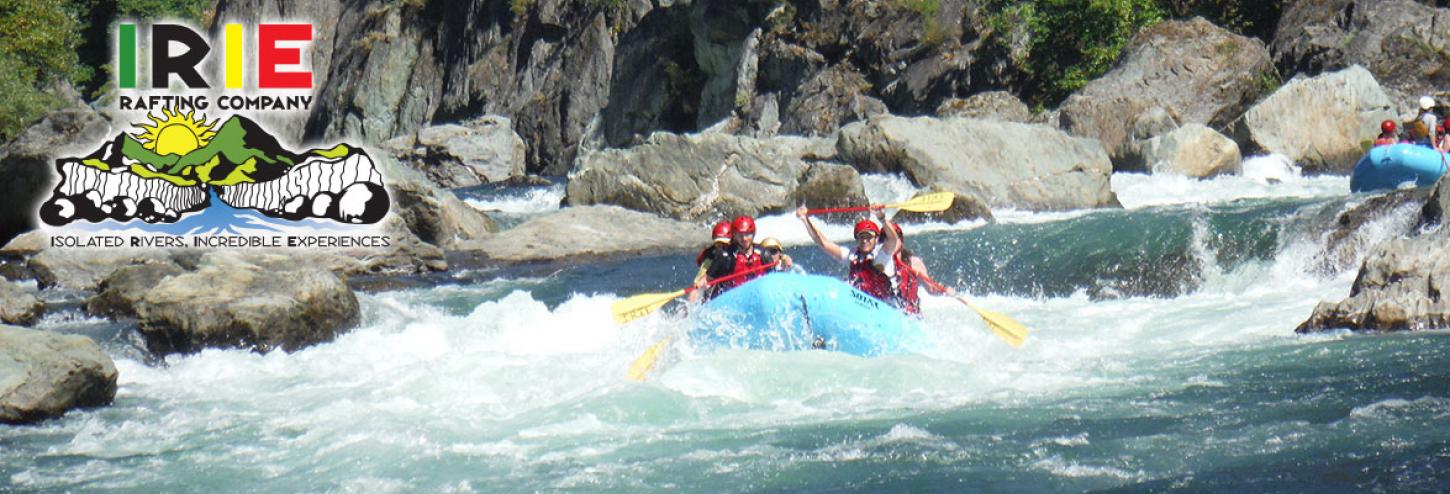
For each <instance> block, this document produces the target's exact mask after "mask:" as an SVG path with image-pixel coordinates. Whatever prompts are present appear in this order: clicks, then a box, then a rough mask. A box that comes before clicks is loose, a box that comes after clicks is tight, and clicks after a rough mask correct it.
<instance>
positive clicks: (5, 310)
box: [0, 280, 45, 326]
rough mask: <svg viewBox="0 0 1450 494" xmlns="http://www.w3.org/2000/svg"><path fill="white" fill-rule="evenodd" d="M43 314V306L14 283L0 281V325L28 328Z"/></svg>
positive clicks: (38, 300)
mask: <svg viewBox="0 0 1450 494" xmlns="http://www.w3.org/2000/svg"><path fill="white" fill-rule="evenodd" d="M44 312H45V304H44V303H41V301H40V299H38V298H36V297H35V295H32V294H30V293H29V292H27V291H25V290H24V289H22V288H20V286H19V285H16V284H15V283H10V282H7V281H4V280H0V323H4V324H15V325H19V326H30V325H32V324H35V321H36V320H37V319H39V318H40V315H41V314H42V313H44Z"/></svg>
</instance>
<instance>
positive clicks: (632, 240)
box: [468, 206, 710, 262]
mask: <svg viewBox="0 0 1450 494" xmlns="http://www.w3.org/2000/svg"><path fill="white" fill-rule="evenodd" d="M709 237H710V231H709V227H707V226H702V225H699V224H695V223H687V222H683V221H675V220H670V219H665V218H660V217H658V216H655V215H652V214H647V213H641V212H638V211H631V210H628V209H624V208H621V207H618V206H582V207H571V208H564V209H561V210H559V212H557V213H552V214H549V215H545V216H541V217H539V218H534V219H532V220H529V221H527V222H524V223H523V224H521V225H519V226H516V227H514V228H512V229H510V230H508V231H507V232H506V233H505V234H503V235H497V236H494V237H492V238H488V239H484V240H481V241H475V242H470V244H469V245H468V248H469V249H470V250H475V251H477V252H479V253H480V254H482V255H484V256H486V257H488V258H489V259H493V260H497V261H507V262H532V261H557V260H575V259H580V258H588V257H597V256H609V255H623V254H637V253H646V252H673V251H683V250H691V249H696V248H699V247H701V246H704V245H707V244H709V242H710V238H709Z"/></svg>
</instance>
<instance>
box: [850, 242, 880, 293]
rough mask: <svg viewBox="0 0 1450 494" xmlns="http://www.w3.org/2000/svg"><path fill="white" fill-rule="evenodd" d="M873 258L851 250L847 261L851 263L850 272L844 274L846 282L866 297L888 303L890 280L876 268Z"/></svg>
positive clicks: (871, 255) (870, 255) (873, 256)
mask: <svg viewBox="0 0 1450 494" xmlns="http://www.w3.org/2000/svg"><path fill="white" fill-rule="evenodd" d="M875 258H876V256H875V255H873V254H862V253H860V252H858V251H855V250H852V251H851V256H850V257H849V258H848V259H847V261H849V262H850V263H851V270H850V271H849V272H848V273H847V274H846V281H847V282H849V283H851V286H854V287H856V288H857V289H859V290H861V291H863V292H866V294H867V295H870V296H872V297H876V298H877V299H880V300H882V301H886V302H890V301H891V278H888V277H887V276H886V273H883V272H881V270H880V269H877V268H876V263H875V262H873V261H875Z"/></svg>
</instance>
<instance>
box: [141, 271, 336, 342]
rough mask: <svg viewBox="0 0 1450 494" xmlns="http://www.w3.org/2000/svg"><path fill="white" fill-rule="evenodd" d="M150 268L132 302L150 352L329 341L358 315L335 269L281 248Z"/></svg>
mask: <svg viewBox="0 0 1450 494" xmlns="http://www.w3.org/2000/svg"><path fill="white" fill-rule="evenodd" d="M140 269H143V270H165V269H167V268H165V267H164V265H154V264H153V265H145V266H143V267H142V268H140ZM125 275H126V274H125V273H123V276H125ZM149 276H155V277H158V278H160V282H158V283H157V284H156V285H155V286H154V287H152V288H150V289H148V290H146V292H145V294H144V295H142V296H141V297H139V300H136V301H135V305H134V310H135V313H136V316H137V319H138V322H139V324H140V329H141V335H142V336H143V337H145V339H146V345H147V348H148V349H149V350H150V351H151V352H152V353H155V354H157V355H167V354H172V353H192V352H197V351H200V350H201V349H203V348H250V349H253V350H256V351H261V352H266V351H269V350H272V349H274V348H281V349H283V350H286V351H289V352H290V351H296V350H298V349H301V348H304V347H306V346H309V345H314V344H317V343H322V342H327V341H331V340H332V339H333V338H335V337H336V336H337V335H338V334H341V333H342V332H345V331H347V330H349V329H352V328H353V327H354V326H356V325H357V323H358V319H359V317H360V314H359V310H358V301H357V296H356V295H353V293H352V290H350V289H348V287H347V283H346V282H345V281H343V279H342V278H341V277H339V276H337V275H335V274H333V273H331V272H329V271H327V270H324V269H322V268H318V267H314V266H310V265H305V264H304V265H299V264H298V263H297V262H296V260H295V258H293V257H290V256H286V255H283V254H277V255H274V256H264V255H257V254H252V255H250V256H243V255H240V254H238V253H235V252H226V251H223V252H214V253H209V254H206V255H205V256H203V257H202V259H201V260H200V264H199V265H198V266H197V267H196V269H195V270H192V271H189V272H186V273H181V274H175V275H170V276H164V273H153V274H151V275H149Z"/></svg>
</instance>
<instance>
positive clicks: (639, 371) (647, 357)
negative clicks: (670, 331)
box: [629, 336, 674, 382]
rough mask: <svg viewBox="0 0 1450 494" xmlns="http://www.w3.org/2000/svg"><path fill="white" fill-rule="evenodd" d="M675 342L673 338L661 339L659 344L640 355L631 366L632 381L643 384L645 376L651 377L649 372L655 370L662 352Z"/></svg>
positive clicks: (630, 376) (630, 375)
mask: <svg viewBox="0 0 1450 494" xmlns="http://www.w3.org/2000/svg"><path fill="white" fill-rule="evenodd" d="M673 340H674V337H673V336H666V337H664V338H662V339H660V341H659V343H655V344H654V345H651V346H650V347H649V349H648V350H645V351H644V353H643V354H640V356H639V358H636V359H634V362H633V363H631V364H629V378H630V380H634V381H640V382H643V381H644V378H645V376H647V375H649V371H650V370H651V369H654V368H655V362H658V361H659V359H660V352H662V351H664V349H665V347H667V346H670V341H673Z"/></svg>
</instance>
